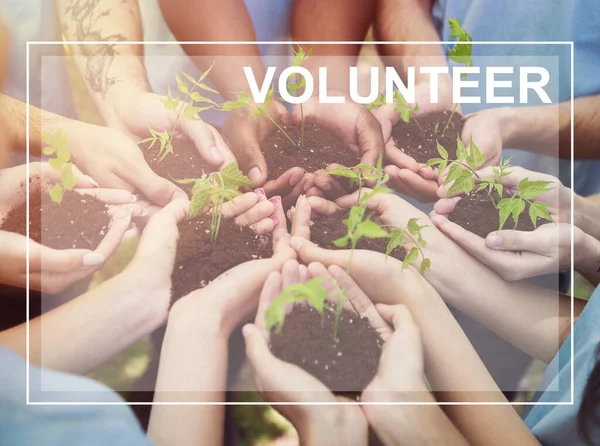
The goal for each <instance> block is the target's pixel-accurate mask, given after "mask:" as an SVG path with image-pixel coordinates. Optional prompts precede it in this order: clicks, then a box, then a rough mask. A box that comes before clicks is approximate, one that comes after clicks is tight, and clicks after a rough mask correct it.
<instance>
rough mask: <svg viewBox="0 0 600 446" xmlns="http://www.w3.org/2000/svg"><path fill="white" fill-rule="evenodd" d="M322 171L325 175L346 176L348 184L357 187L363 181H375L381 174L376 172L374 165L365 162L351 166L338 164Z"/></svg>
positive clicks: (363, 182)
mask: <svg viewBox="0 0 600 446" xmlns="http://www.w3.org/2000/svg"><path fill="white" fill-rule="evenodd" d="M324 173H325V174H326V175H333V176H336V177H343V178H348V180H349V181H350V186H357V187H358V188H362V186H364V184H365V181H376V180H377V179H378V178H380V177H382V176H383V173H382V172H378V171H377V169H376V168H375V167H373V166H370V165H369V164H366V163H360V164H357V165H356V166H353V167H346V166H339V167H336V168H335V169H332V170H328V171H325V172H324Z"/></svg>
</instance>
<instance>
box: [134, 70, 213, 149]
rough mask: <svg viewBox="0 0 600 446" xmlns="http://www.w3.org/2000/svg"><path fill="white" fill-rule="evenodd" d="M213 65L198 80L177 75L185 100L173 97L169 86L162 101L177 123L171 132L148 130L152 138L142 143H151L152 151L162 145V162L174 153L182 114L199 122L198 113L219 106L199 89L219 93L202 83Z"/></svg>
mask: <svg viewBox="0 0 600 446" xmlns="http://www.w3.org/2000/svg"><path fill="white" fill-rule="evenodd" d="M213 66H214V62H213V64H212V65H211V66H210V67H209V68H208V70H206V71H205V72H204V73H202V74H201V75H200V76H199V77H198V79H197V80H196V79H194V77H193V76H190V75H189V74H187V73H186V72H184V71H183V70H181V74H182V75H183V77H184V78H185V79H186V80H187V82H185V81H184V80H182V79H181V77H179V75H175V80H176V81H177V89H178V90H179V91H180V92H181V93H182V94H183V95H184V96H183V99H181V98H180V97H179V95H176V96H173V95H172V93H171V87H170V86H167V98H166V99H161V101H162V103H163V104H164V106H165V108H166V109H167V110H171V111H176V113H177V114H176V116H175V121H174V122H173V128H172V129H171V131H170V132H168V131H166V130H163V131H162V132H159V131H156V130H154V129H152V128H148V130H149V131H150V135H151V136H150V137H149V138H146V139H144V140H142V141H140V144H143V143H148V142H150V143H151V144H150V146H149V147H148V150H150V149H152V147H154V145H155V144H156V143H160V150H159V152H158V156H159V157H160V160H161V161H162V160H163V159H164V158H165V157H166V156H167V155H168V154H170V153H171V154H172V153H173V135H174V134H175V130H176V129H177V123H178V122H179V118H180V117H181V113H182V112H183V115H184V116H185V117H186V118H187V119H191V120H197V119H200V118H199V117H198V113H200V112H202V111H204V110H208V109H210V108H213V107H216V106H217V104H216V103H215V102H214V101H213V100H211V99H209V98H206V97H204V96H202V95H201V94H200V92H199V91H198V89H201V90H205V91H209V92H211V93H218V92H217V91H216V90H214V89H213V88H211V87H209V86H208V85H206V84H204V83H202V81H203V80H204V79H205V78H206V76H208V74H209V73H210V70H212V67H213Z"/></svg>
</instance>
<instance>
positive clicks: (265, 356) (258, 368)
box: [242, 324, 274, 382]
mask: <svg viewBox="0 0 600 446" xmlns="http://www.w3.org/2000/svg"><path fill="white" fill-rule="evenodd" d="M242 333H243V335H244V341H245V342H246V356H247V357H248V361H250V365H252V368H253V369H254V374H255V375H256V380H257V381H258V382H261V381H263V380H264V379H265V376H264V371H265V370H272V367H269V363H271V362H272V360H273V358H274V357H273V354H272V353H271V350H270V349H269V346H268V345H267V340H266V339H265V335H264V334H263V332H262V331H261V330H260V329H259V328H258V327H257V326H256V325H254V324H246V325H244V327H243V328H242Z"/></svg>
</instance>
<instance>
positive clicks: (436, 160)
mask: <svg viewBox="0 0 600 446" xmlns="http://www.w3.org/2000/svg"><path fill="white" fill-rule="evenodd" d="M443 161H444V160H443V159H441V158H431V159H430V160H428V161H427V162H426V163H425V167H431V166H436V165H438V164H441V163H442V162H443Z"/></svg>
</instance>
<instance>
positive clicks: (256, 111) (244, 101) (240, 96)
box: [221, 86, 298, 147]
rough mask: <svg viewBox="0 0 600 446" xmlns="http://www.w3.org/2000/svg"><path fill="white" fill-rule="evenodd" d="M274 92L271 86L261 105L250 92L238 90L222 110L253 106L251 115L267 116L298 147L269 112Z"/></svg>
mask: <svg viewBox="0 0 600 446" xmlns="http://www.w3.org/2000/svg"><path fill="white" fill-rule="evenodd" d="M274 94H275V90H274V89H273V87H272V86H271V88H270V89H269V92H268V93H267V95H266V97H265V102H264V103H263V104H261V105H259V104H255V103H254V102H252V100H251V99H250V95H249V94H248V93H246V92H245V91H238V92H237V93H236V94H235V96H236V100H235V101H227V102H225V103H224V104H223V105H222V106H221V110H222V111H231V110H237V109H238V108H244V107H251V108H253V110H252V113H251V114H250V117H252V118H258V117H259V116H266V117H267V118H268V119H269V120H270V121H271V122H272V123H273V124H275V126H276V127H277V128H278V129H279V131H280V132H281V133H283V134H284V135H285V136H286V138H287V139H288V140H289V141H290V142H291V143H292V144H293V145H294V146H296V147H298V144H297V143H296V142H295V141H294V140H293V139H292V138H291V137H290V135H288V133H287V132H286V131H285V130H283V128H282V127H281V126H280V125H279V124H278V123H277V121H276V120H275V119H273V117H272V116H271V115H270V114H269V113H268V112H267V109H266V107H267V106H268V105H269V104H270V103H271V102H272V101H273V96H274Z"/></svg>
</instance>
